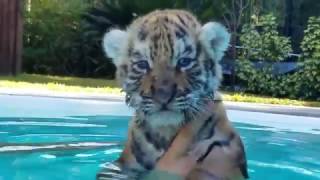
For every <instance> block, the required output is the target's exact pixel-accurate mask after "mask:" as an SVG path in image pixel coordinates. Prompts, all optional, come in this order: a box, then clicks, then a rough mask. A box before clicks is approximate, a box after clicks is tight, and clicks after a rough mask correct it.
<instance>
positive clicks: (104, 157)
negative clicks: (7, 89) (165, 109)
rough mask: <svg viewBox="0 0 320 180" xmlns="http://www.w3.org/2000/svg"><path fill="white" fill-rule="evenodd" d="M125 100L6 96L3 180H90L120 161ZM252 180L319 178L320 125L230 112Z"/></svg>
mask: <svg viewBox="0 0 320 180" xmlns="http://www.w3.org/2000/svg"><path fill="white" fill-rule="evenodd" d="M131 113H132V110H130V109H128V108H127V107H126V106H125V105H124V104H123V103H122V102H107V101H97V100H77V99H60V98H46V97H27V96H3V95H0V180H29V179H30V180H44V179H45V180H60V179H63V180H89V179H94V178H95V174H96V172H97V171H98V170H99V169H100V168H101V167H103V166H104V165H105V163H106V162H111V161H113V160H115V159H116V158H117V156H118V155H119V153H120V152H121V149H122V147H123V143H124V141H125V139H126V131H127V124H128V120H129V119H130V115H131ZM228 114H229V117H230V119H231V121H232V122H233V123H234V126H235V127H236V128H237V129H238V131H239V132H240V134H241V136H242V138H243V140H244V144H245V148H246V151H247V156H248V164H249V173H250V177H251V179H253V180H262V179H263V180H278V179H279V180H286V179H290V180H319V179H320V119H319V118H312V117H298V116H287V115H276V114H266V113H258V112H246V111H236V110H229V111H228Z"/></svg>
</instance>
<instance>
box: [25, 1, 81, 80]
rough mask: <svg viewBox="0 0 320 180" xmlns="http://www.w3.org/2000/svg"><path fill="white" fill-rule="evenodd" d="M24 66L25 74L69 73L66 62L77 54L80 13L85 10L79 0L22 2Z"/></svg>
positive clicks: (70, 68) (70, 67)
mask: <svg viewBox="0 0 320 180" xmlns="http://www.w3.org/2000/svg"><path fill="white" fill-rule="evenodd" d="M25 2H26V3H30V4H27V5H26V7H27V10H26V11H25V13H24V14H25V25H24V29H25V33H24V36H23V37H24V47H25V48H24V54H23V56H24V64H23V68H24V71H26V72H32V73H45V74H72V71H73V68H74V67H72V66H68V61H69V60H70V59H73V58H75V57H73V54H75V53H76V52H75V51H77V50H76V49H75V45H74V42H75V41H76V39H77V38H78V36H79V31H80V29H81V27H80V19H81V13H82V12H84V11H85V10H86V8H87V6H86V4H84V3H79V0H68V1H64V0H32V1H25Z"/></svg>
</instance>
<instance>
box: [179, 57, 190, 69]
mask: <svg viewBox="0 0 320 180" xmlns="http://www.w3.org/2000/svg"><path fill="white" fill-rule="evenodd" d="M192 62H193V59H191V58H181V59H179V61H178V64H177V66H178V67H180V68H188V67H190V65H192Z"/></svg>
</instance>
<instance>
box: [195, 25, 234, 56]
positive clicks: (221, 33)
mask: <svg viewBox="0 0 320 180" xmlns="http://www.w3.org/2000/svg"><path fill="white" fill-rule="evenodd" d="M199 40H200V42H201V44H202V45H203V46H204V48H205V49H206V51H207V53H208V54H209V55H210V57H211V58H212V59H213V60H215V61H220V60H221V59H222V57H223V55H224V52H225V51H226V50H227V49H228V46H229V42H230V34H229V33H228V31H227V29H226V28H225V27H224V26H223V25H222V24H219V23H216V22H209V23H207V24H205V25H203V26H202V29H201V32H200V36H199Z"/></svg>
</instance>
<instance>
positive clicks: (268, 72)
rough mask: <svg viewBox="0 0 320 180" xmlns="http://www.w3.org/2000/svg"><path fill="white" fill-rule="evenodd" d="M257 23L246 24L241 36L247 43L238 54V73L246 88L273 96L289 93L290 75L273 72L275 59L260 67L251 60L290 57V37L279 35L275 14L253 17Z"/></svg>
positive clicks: (244, 42)
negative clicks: (286, 81) (288, 77)
mask: <svg viewBox="0 0 320 180" xmlns="http://www.w3.org/2000/svg"><path fill="white" fill-rule="evenodd" d="M254 20H255V21H254V24H247V25H244V27H243V29H242V35H241V37H240V42H241V45H242V46H243V47H244V48H243V49H242V50H241V51H240V54H239V61H238V68H237V76H238V78H239V79H240V80H241V82H242V84H243V85H244V86H245V90H246V91H249V92H254V93H261V94H267V95H272V96H288V95H289V94H288V92H287V88H288V87H287V84H286V83H284V81H285V80H286V78H287V77H283V76H280V75H273V74H272V70H273V69H272V66H271V64H272V63H269V64H266V65H265V66H264V67H263V68H261V69H256V68H254V64H253V63H252V61H256V62H262V63H265V62H277V61H282V60H284V59H286V58H287V57H288V54H289V53H290V52H291V51H292V50H291V46H290V39H289V38H287V37H283V36H280V35H279V33H278V31H277V23H276V18H275V17H274V16H273V15H271V14H270V15H265V16H262V17H259V18H256V19H254ZM290 83H291V81H290V82H288V84H290Z"/></svg>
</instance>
